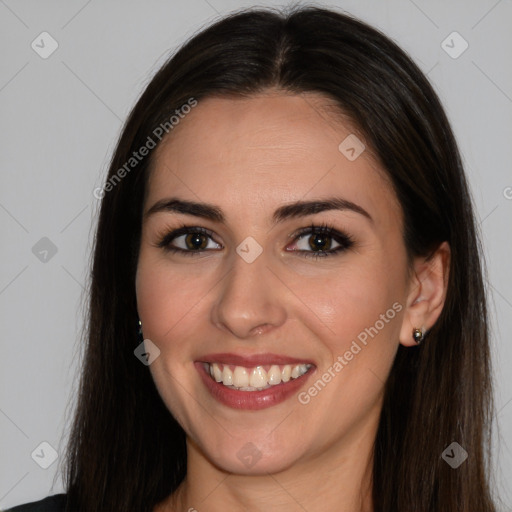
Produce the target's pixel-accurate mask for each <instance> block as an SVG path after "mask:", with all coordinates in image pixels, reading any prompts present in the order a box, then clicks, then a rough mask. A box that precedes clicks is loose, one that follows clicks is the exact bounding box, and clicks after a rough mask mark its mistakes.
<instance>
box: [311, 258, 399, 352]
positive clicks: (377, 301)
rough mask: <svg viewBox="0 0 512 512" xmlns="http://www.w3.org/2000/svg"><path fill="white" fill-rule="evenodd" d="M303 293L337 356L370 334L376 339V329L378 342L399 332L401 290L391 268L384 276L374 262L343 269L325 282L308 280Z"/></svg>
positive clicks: (324, 280) (331, 275) (332, 274)
mask: <svg viewBox="0 0 512 512" xmlns="http://www.w3.org/2000/svg"><path fill="white" fill-rule="evenodd" d="M383 276H385V279H383ZM303 293H304V297H307V299H306V300H305V302H306V303H307V305H308V306H309V307H310V308H311V309H312V310H313V311H314V312H315V313H316V315H317V317H318V319H319V323H321V324H323V325H324V326H325V327H328V328H329V330H328V331H327V330H326V331H325V332H328V333H330V334H329V337H330V339H331V340H332V341H331V342H330V345H331V347H332V349H335V350H336V351H337V352H339V351H340V350H342V349H343V348H344V347H345V346H346V344H347V342H348V343H349V344H350V342H351V341H352V340H353V339H356V338H357V337H358V336H360V339H362V340H363V341H364V337H365V333H366V332H367V331H368V330H371V331H372V333H373V334H374V337H375V336H376V333H375V328H376V330H377V331H378V335H379V338H382V337H383V336H381V334H382V335H383V334H384V333H385V334H386V336H387V335H389V336H391V335H392V334H393V333H394V332H398V324H399V321H397V320H398V318H397V317H398V314H397V313H399V310H401V309H403V308H402V307H401V306H400V305H397V304H396V303H398V302H399V301H400V300H401V297H402V289H401V285H400V281H399V279H398V278H397V276H395V275H394V273H393V271H392V270H391V269H389V268H388V269H387V272H383V271H381V269H380V268H379V267H378V266H377V265H376V264H375V263H374V262H371V263H369V264H368V265H367V266H358V267H356V266H347V267H346V268H341V267H340V269H339V271H337V272H333V273H331V274H330V275H329V277H326V278H325V279H316V280H310V281H309V280H308V283H307V288H304V290H303ZM394 304H395V307H394V308H393V305H394ZM372 339H373V338H372Z"/></svg>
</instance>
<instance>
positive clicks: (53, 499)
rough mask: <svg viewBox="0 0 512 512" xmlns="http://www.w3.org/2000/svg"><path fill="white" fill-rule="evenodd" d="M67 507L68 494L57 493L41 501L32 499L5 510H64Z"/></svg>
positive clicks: (45, 511) (10, 511) (19, 511)
mask: <svg viewBox="0 0 512 512" xmlns="http://www.w3.org/2000/svg"><path fill="white" fill-rule="evenodd" d="M65 507H66V495H65V494H55V495H54V496H48V497H46V498H44V499H42V500H39V501H31V502H30V503H24V504H23V505H16V506H15V507H12V508H9V509H7V510H6V511H5V512H64V511H65Z"/></svg>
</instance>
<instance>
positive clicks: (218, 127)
mask: <svg viewBox="0 0 512 512" xmlns="http://www.w3.org/2000/svg"><path fill="white" fill-rule="evenodd" d="M326 101H327V100H325V99H323V98H322V97H321V96H318V95H314V94H306V95H285V94H284V93H277V92H275V93H273V94H270V93H269V94H261V95H258V96H254V97H253V98H251V99H243V100H242V99H226V98H224V99H219V98H209V99H206V100H202V101H199V103H198V105H197V106H196V107H195V108H194V109H193V110H192V112H191V113H190V114H188V115H187V116H186V117H185V118H184V119H182V120H181V121H180V124H179V125H178V126H176V127H175V128H174V130H173V132H172V133H171V135H170V136H169V138H168V139H167V140H166V141H165V143H163V144H162V145H161V146H160V147H159V148H158V149H157V150H156V154H155V157H156V158H155V160H154V168H153V171H152V174H151V176H150V181H149V188H148V191H147V192H148V194H147V199H146V203H145V208H144V212H145V214H144V220H143V231H142V240H141V247H140V256H139V261H138V270H137V278H136V288H137V302H138V312H139V315H140V319H141V321H142V328H143V333H144V338H145V339H149V340H151V342H152V344H154V345H156V346H157V347H158V349H159V350H160V354H159V356H158V357H157V358H156V359H155V360H154V362H152V363H151V365H150V367H149V369H150V371H151V374H152V377H153V379H154V381H155V383H156V386H157V388H158V391H159V393H160V395H161V397H162V399H163V401H164V402H165V404H166V406H167V407H168V409H169V410H170V411H171V412H172V414H173V415H174V416H175V417H176V419H177V420H178V421H179V422H180V424H181V425H182V427H183V428H184V430H185V431H186V433H187V436H188V439H189V441H190V442H191V443H192V445H193V446H194V450H195V452H196V453H198V454H200V456H202V457H204V460H205V461H210V462H211V463H213V464H214V465H215V466H217V467H220V468H222V469H224V470H226V471H229V472H234V473H246V474H250V473H254V474H263V473H265V472H277V471H280V470H284V469H286V468H288V467H291V466H292V465H296V464H300V463H307V462H312V461H315V460H319V459H318V457H320V456H324V460H326V459H325V457H326V456H327V455H326V454H329V453H330V454H332V453H342V452H343V450H341V451H336V450H335V448H336V447H338V448H340V449H342V448H343V447H345V448H347V449H348V447H349V446H352V447H355V448H356V449H357V446H358V443H366V444H368V443H369V442H370V440H373V437H374V435H375V431H376V427H377V422H378V418H379V413H380V410H381V406H382V402H381V399H382V392H383V387H384V383H385V381H386V378H387V376H388V373H389V370H390V367H391V364H392V362H393V359H394V356H395V353H396V350H397V348H398V344H399V333H400V328H401V325H402V322H403V317H404V311H405V309H406V302H407V300H408V299H407V297H408V294H409V292H410V290H409V280H408V271H407V265H406V251H405V247H404V244H403V240H402V213H401V209H400V206H399V204H398V202H397V200H396V197H395V195H394V193H393V191H392V188H391V186H390V184H389V183H388V182H387V181H386V179H385V178H384V174H383V173H382V172H381V171H380V170H379V169H378V166H377V164H376V163H375V162H374V161H372V159H371V158H370V155H369V152H368V151H366V150H363V147H362V146H361V145H360V144H361V141H359V142H358V140H357V139H354V138H353V137H354V136H353V135H351V134H352V133H353V131H352V130H351V128H350V126H349V125H348V124H346V125H343V124H341V122H340V121H339V120H335V119H334V117H332V115H329V114H327V110H325V109H323V108H321V107H322V105H324V104H325V103H326ZM347 137H349V138H348V139H347ZM340 144H341V146H340ZM361 150H363V151H362V153H360V152H361ZM359 153H360V154H359ZM171 201H175V202H173V203H171ZM178 201H179V202H183V203H179V202H178ZM323 201H331V202H332V203H322V202H323ZM316 202H318V203H319V205H316V206H315V205H314V204H313V203H316ZM192 203H193V204H192ZM301 205H302V206H301ZM308 205H309V206H308ZM329 205H330V206H329ZM192 206H193V207H192ZM182 226H187V227H188V228H187V230H186V232H183V231H181V232H179V233H178V234H174V235H171V236H168V235H169V234H170V233H171V232H172V231H173V230H177V229H180V228H181V227H182ZM312 226H316V227H317V228H312ZM322 226H329V227H330V228H332V230H333V231H332V232H331V233H329V232H326V231H325V229H324V228H322ZM323 229H324V231H322V230H323ZM198 230H199V231H198ZM201 230H202V231H201ZM301 231H302V232H301ZM162 239H164V240H163V242H162ZM161 242H162V243H161ZM172 249H176V252H173V251H172ZM180 249H181V251H180ZM322 251H323V253H322ZM319 252H320V253H321V254H320V256H319V255H318V253H319ZM322 254H323V255H322ZM325 254H327V255H325ZM147 348H148V346H147ZM150 351H151V349H150ZM214 363H215V364H214ZM210 368H211V370H212V373H213V376H210V374H209V370H210ZM306 370H307V371H306ZM304 372H306V373H304ZM303 373H304V374H303ZM239 388H242V389H239ZM261 388H263V389H261ZM333 449H334V451H333ZM333 463H334V462H333Z"/></svg>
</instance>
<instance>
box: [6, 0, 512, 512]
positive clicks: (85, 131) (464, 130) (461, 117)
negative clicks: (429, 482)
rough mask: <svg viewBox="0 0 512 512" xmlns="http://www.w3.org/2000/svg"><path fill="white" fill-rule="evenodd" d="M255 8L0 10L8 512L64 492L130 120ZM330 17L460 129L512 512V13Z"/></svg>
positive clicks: (503, 483)
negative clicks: (384, 57) (96, 275)
mask: <svg viewBox="0 0 512 512" xmlns="http://www.w3.org/2000/svg"><path fill="white" fill-rule="evenodd" d="M251 5H255V4H253V3H252V2H250V1H242V0H187V1H186V2H185V1H172V2H171V1H162V0H158V1H157V0H152V1H146V2H142V1H140V2H130V3H129V2H121V1H104V2H100V1H98V0H89V1H84V0H80V1H67V2H64V1H61V2H57V1H53V2H50V1H46V2H43V1H40V0H37V1H36V0H33V1H21V0H20V1H14V0H0V44H1V48H2V57H1V60H2V66H1V71H0V109H1V115H0V124H1V134H2V137H1V142H0V144H1V150H0V165H1V167H0V168H1V185H0V226H1V233H2V237H1V239H2V244H1V258H2V265H1V270H0V311H1V317H0V325H1V330H2V334H1V343H2V345H1V348H2V352H1V353H2V358H1V363H0V364H1V370H0V378H1V381H0V382H1V386H0V432H1V437H0V444H1V456H0V508H4V507H8V506H12V505H14V504H17V503H21V502H26V501H30V500H34V499H40V498H42V497H43V496H46V495H48V494H50V493H54V492H60V491H61V490H62V484H61V482H60V479H59V478H57V477H56V475H57V469H58V465H59V463H60V462H61V460H62V457H58V458H57V459H56V460H55V462H54V463H53V464H51V465H50V466H49V467H48V468H47V469H43V468H42V467H40V465H39V464H44V462H45V461H46V463H49V462H51V459H50V457H51V450H50V449H49V448H48V447H47V446H46V445H43V446H42V447H41V446H40V444H41V443H42V442H47V443H49V444H50V445H51V446H52V447H53V448H54V449H55V450H56V452H57V454H62V451H63V448H64V445H65V442H66V438H67V437H66V436H67V426H68V419H69V417H68V416H66V413H67V414H68V415H69V413H70V412H71V410H72V409H71V408H72V406H73V403H74V402H73V398H72V397H73V392H74V390H75V389H76V383H77V378H78V368H79V354H80V352H79V341H80V333H81V331H82V316H83V307H84V297H85V291H84V283H86V275H87V269H88V264H89V257H90V248H91V240H92V234H93V227H94V223H95V220H96V214H97V208H98V203H99V202H98V200H97V199H95V197H94V196H93V190H94V189H95V188H96V187H98V186H101V184H102V181H103V179H104V176H105V173H106V168H107V163H108V159H109V157H110V155H111V152H112V150H113V147H114V144H115V141H116V138H117V136H118V135H119V133H120V129H121V126H122V122H123V121H124V119H125V118H126V116H127V114H128V112H129V109H130V108H131V106H132V105H133V104H134V102H135V101H136V98H137V97H138V95H139V94H140V92H141V91H142V89H143V87H144V85H145V84H146V83H147V81H148V79H149V77H150V76H151V75H152V74H153V73H154V72H155V71H156V70H157V68H158V67H159V65H160V64H162V63H163V61H164V59H165V57H166V55H167V54H168V52H169V51H170V50H173V49H175V48H176V47H177V46H178V45H179V44H181V43H182V42H184V41H185V40H186V39H187V38H188V37H189V36H191V35H192V34H193V33H194V32H195V31H196V30H198V29H199V28H200V27H202V26H204V25H205V24H208V23H209V22H211V21H212V20H213V19H215V18H217V17H218V15H219V14H224V13H227V12H228V11H231V10H234V9H238V8H240V7H248V6H251ZM258 5H274V6H278V5H282V3H276V2H271V1H269V2H262V3H259V4H258ZM320 5H325V6H338V7H341V8H343V9H344V10H346V11H348V12H349V13H351V14H354V15H356V16H358V17H360V18H361V19H363V20H366V21H368V22H370V23H371V24H373V25H374V26H376V27H377V28H380V29H381V30H383V31H384V32H385V33H386V34H388V35H389V36H390V37H392V38H393V39H394V40H396V41H397V42H398V43H399V45H401V46H402V48H404V49H405V50H406V51H407V52H408V53H409V54H410V55H411V56H412V57H413V58H414V60H415V61H416V62H417V63H418V64H419V66H420V67H421V69H422V70H423V71H424V72H425V73H427V74H428V77H429V78H430V80H431V82H432V83H433V85H434V87H435V89H436V91H437V92H438V94H439V95H440V97H441V100H442V101H443V104H444V106H445V108H446V110H447V113H448V116H449V118H450V120H451V122H452V123H453V128H454V131H455V134H456V137H457V139H458V142H459V144H460V149H461V151H462V154H463V157H464V160H465V164H466V169H467V173H468V175H469V179H470V183H471V187H472V191H473V194H474V199H475V204H476V207H477V215H478V218H479V222H480V226H481V230H482V237H483V241H484V246H485V251H486V258H487V263H488V282H489V285H490V286H489V290H490V308H491V317H492V322H493V325H492V351H493V360H494V375H495V381H496V415H495V419H496V420H497V421H496V427H497V428H495V441H494V453H495V456H496V462H495V465H496V485H497V488H498V489H499V493H500V494H501V496H502V498H503V500H504V504H503V510H508V509H512V506H511V504H512V497H511V494H512V490H511V489H510V482H511V481H512V454H511V446H510V444H511V441H512V386H511V380H512V377H511V375H512V372H511V371H510V369H509V368H510V367H511V366H512V344H511V343H510V332H512V323H511V317H512V271H511V269H510V266H509V262H510V255H511V253H512V243H511V233H512V230H511V229H510V220H511V214H512V188H511V187H512V174H511V172H510V165H511V164H510V162H511V161H512V149H511V148H512V65H511V64H510V62H511V56H512V51H511V50H512V30H511V28H510V27H511V26H512V23H511V22H512V1H511V0H500V1H496V0H473V1H463V0H458V1H450V2H446V1H441V0H436V1H427V0H414V1H413V0H392V1H377V0H365V1H355V0H354V1H348V0H346V1H345V0H339V1H337V2H330V3H325V4H323V3H322V4H320ZM44 31H46V32H48V33H49V34H51V36H52V37H53V38H54V39H55V40H56V41H57V43H58V48H57V50H56V51H55V52H54V53H53V54H52V55H50V56H49V57H48V58H46V59H43V58H42V57H40V55H39V54H38V53H36V51H34V50H33V49H32V47H31V44H32V42H33V41H35V43H34V44H38V45H39V47H40V48H38V50H39V51H40V52H41V51H43V50H44V51H48V50H49V49H51V46H50V40H49V39H48V38H47V36H44V37H45V38H46V39H44V41H43V42H41V38H42V37H39V35H40V34H41V32H44ZM453 31H457V32H458V33H459V34H460V35H461V36H462V38H464V40H465V41H467V43H468V44H469V47H468V48H467V50H466V51H465V52H463V53H462V54H461V55H460V56H458V57H457V58H453V56H450V55H449V54H448V53H447V52H446V51H445V49H449V48H446V45H447V44H448V45H449V46H451V47H452V48H451V49H449V51H451V52H452V54H454V52H455V53H458V52H459V51H460V50H461V49H462V48H463V46H462V45H463V41H462V40H460V39H457V36H456V37H455V39H453V37H452V38H451V39H448V40H447V43H444V45H443V44H442V42H443V41H444V40H445V39H446V38H447V36H449V34H451V33H452V32H453ZM452 40H453V42H451V41H452ZM43 47H44V48H43ZM443 47H444V48H443ZM44 237H46V238H48V239H49V240H50V241H51V243H50V242H48V240H43V241H40V240H41V239H42V238H44ZM36 244H38V245H36ZM34 246H36V248H35V249H33V248H34ZM52 248H53V252H55V249H56V250H57V252H56V253H55V254H53V252H52ZM45 250H46V251H48V252H47V253H45V252H44V251H45ZM467 329H471V325H468V326H467ZM31 454H33V455H31ZM38 455H39V457H38ZM469 456H471V454H469ZM36 461H37V463H36ZM54 477H55V485H54V487H53V488H51V486H52V482H53V480H54ZM507 483H508V485H507Z"/></svg>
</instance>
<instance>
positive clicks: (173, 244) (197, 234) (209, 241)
mask: <svg viewBox="0 0 512 512" xmlns="http://www.w3.org/2000/svg"><path fill="white" fill-rule="evenodd" d="M157 247H161V248H162V249H164V250H165V251H168V252H176V253H180V254H184V255H189V256H194V255H196V254H201V253H202V252H204V251H209V250H212V249H222V246H221V245H220V244H218V243H217V242H215V241H214V240H213V237H212V232H211V231H210V230H209V229H205V228H201V227H188V226H183V227H181V228H179V229H175V230H173V231H171V232H170V233H167V234H165V235H164V236H162V237H160V241H159V242H158V244H157Z"/></svg>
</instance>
